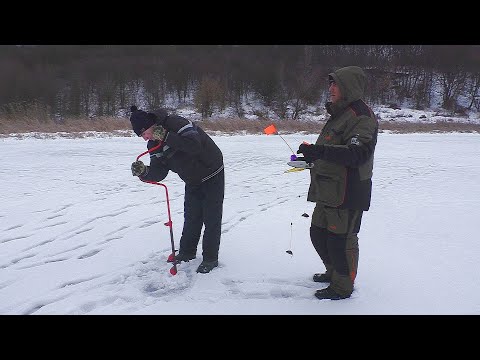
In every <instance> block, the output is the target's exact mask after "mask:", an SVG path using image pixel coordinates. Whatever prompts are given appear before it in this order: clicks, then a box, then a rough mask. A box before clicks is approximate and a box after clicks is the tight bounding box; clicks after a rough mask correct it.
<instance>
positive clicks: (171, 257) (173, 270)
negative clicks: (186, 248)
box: [132, 141, 177, 275]
mask: <svg viewBox="0 0 480 360" xmlns="http://www.w3.org/2000/svg"><path fill="white" fill-rule="evenodd" d="M162 145H163V141H160V143H159V144H158V145H156V146H154V147H153V148H151V149H150V150H147V151H145V152H143V153H141V154H140V155H138V156H137V162H139V161H140V160H139V159H140V158H141V157H142V156H143V155H145V154H148V153H151V152H152V151H155V150H157V149H159V148H160V147H161V146H162ZM132 171H133V169H132ZM139 179H140V180H142V181H143V182H146V183H149V184H153V185H160V186H163V188H164V189H165V196H166V199H167V212H168V221H167V222H166V223H164V225H165V226H168V227H169V228H170V245H171V247H172V252H171V254H170V255H169V256H168V260H167V262H171V263H173V267H172V268H170V274H172V275H176V274H177V259H176V258H175V251H176V250H175V243H174V241H173V223H172V216H171V214H170V200H169V197H168V189H167V186H166V185H164V184H162V183H159V182H156V181H149V180H143V179H142V178H139Z"/></svg>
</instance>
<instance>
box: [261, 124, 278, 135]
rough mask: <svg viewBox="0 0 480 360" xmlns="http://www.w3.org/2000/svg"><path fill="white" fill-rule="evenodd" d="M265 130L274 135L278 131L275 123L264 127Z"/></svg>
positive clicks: (266, 132)
mask: <svg viewBox="0 0 480 360" xmlns="http://www.w3.org/2000/svg"><path fill="white" fill-rule="evenodd" d="M263 132H264V133H265V134H267V135H272V134H275V133H276V132H277V128H276V127H275V125H273V124H272V125H269V126H267V127H266V128H265V129H263Z"/></svg>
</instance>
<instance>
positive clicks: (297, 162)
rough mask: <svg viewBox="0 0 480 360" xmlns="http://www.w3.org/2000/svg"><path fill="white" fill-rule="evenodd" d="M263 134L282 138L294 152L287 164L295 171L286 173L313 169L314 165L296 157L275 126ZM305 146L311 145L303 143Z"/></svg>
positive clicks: (267, 128) (265, 130) (264, 130)
mask: <svg viewBox="0 0 480 360" xmlns="http://www.w3.org/2000/svg"><path fill="white" fill-rule="evenodd" d="M263 132H264V133H265V134H267V135H278V136H280V138H281V139H282V140H283V141H284V142H285V144H287V146H288V148H289V149H290V150H291V151H292V155H290V161H289V162H287V165H289V166H291V167H292V168H293V169H289V170H285V172H286V173H288V172H295V171H302V170H305V169H311V168H312V167H313V163H310V162H307V161H305V159H304V158H303V157H301V158H299V157H297V155H295V152H294V151H293V150H292V148H291V147H290V145H288V143H287V141H286V140H285V139H284V138H283V137H282V135H280V134H279V133H278V130H277V128H276V127H275V125H274V124H271V125H269V126H267V127H266V128H265V129H263ZM303 144H307V145H309V144H308V143H307V142H303Z"/></svg>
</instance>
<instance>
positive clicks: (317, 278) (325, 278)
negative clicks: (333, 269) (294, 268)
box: [313, 273, 332, 283]
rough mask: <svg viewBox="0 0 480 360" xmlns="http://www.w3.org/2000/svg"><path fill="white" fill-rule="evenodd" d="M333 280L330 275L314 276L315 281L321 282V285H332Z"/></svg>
mask: <svg viewBox="0 0 480 360" xmlns="http://www.w3.org/2000/svg"><path fill="white" fill-rule="evenodd" d="M331 280H332V278H331V277H330V275H327V274H326V273H324V274H320V273H318V274H314V275H313V281H315V282H319V283H330V281H331Z"/></svg>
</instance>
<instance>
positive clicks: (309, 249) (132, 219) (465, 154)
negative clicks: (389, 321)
mask: <svg viewBox="0 0 480 360" xmlns="http://www.w3.org/2000/svg"><path fill="white" fill-rule="evenodd" d="M92 135H95V134H93V133H92ZM34 136H38V134H31V136H30V137H29V136H28V134H26V136H25V137H24V138H23V139H22V140H20V139H16V138H14V137H10V138H4V139H0V151H1V153H2V167H1V168H0V192H1V194H2V206H1V207H0V314H38V315H40V314H234V315H241V314H279V315H290V314H309V315H323V314H325V315H327V314H328V315H329V314H480V301H479V299H480V280H479V277H478V276H477V271H478V264H479V261H478V259H479V258H480V243H479V242H478V229H477V227H476V222H477V221H478V218H479V216H480V212H479V206H478V204H479V202H480V185H479V182H478V179H479V178H480V160H479V159H480V146H479V145H478V144H479V140H480V135H479V134H457V133H451V134H389V133H381V134H379V140H378V145H377V151H376V157H375V168H374V178H373V198H372V207H371V210H370V211H368V212H367V213H365V215H364V218H363V225H362V229H361V232H360V234H359V238H360V240H359V241H360V261H359V271H358V277H357V281H356V285H355V291H354V293H353V295H352V297H351V298H349V299H345V300H341V301H330V300H323V301H320V300H317V299H316V298H315V297H314V293H315V290H317V289H319V288H321V287H323V286H324V285H322V284H318V283H314V282H313V281H312V275H313V274H314V273H316V272H320V271H323V270H324V269H323V265H322V263H321V261H320V259H319V257H318V256H317V255H316V253H315V250H314V249H313V246H312V245H311V243H310V239H309V226H310V217H308V218H307V217H304V216H302V215H303V214H305V213H306V214H310V215H311V212H312V210H313V205H314V204H312V203H308V202H307V201H306V193H307V189H308V184H309V174H308V170H306V171H301V172H294V173H285V172H284V171H285V170H287V168H288V166H287V164H286V162H287V161H288V160H289V156H290V154H291V153H290V150H289V149H288V147H287V146H286V144H285V143H284V142H283V141H282V140H281V139H280V138H279V137H278V136H266V135H244V136H243V135H234V136H226V135H222V136H214V139H215V141H216V142H217V143H218V145H219V146H220V147H221V149H222V150H223V153H224V157H225V173H226V192H225V203H224V217H223V225H222V227H223V230H222V243H221V249H220V259H219V260H220V265H219V267H218V268H216V269H214V270H213V271H212V272H211V273H209V274H197V273H196V272H195V269H196V267H197V266H198V264H199V262H200V261H201V249H200V247H199V251H198V257H197V259H195V260H193V261H191V262H189V263H185V264H181V265H179V267H178V273H177V275H175V276H172V275H171V274H170V273H169V269H170V267H171V265H170V264H167V263H166V258H167V256H168V255H169V253H170V236H169V228H168V227H167V226H165V225H164V223H165V222H166V221H167V204H166V201H165V195H166V194H165V191H164V189H163V187H160V186H154V185H151V184H146V183H143V182H141V181H139V180H138V179H137V178H135V177H133V176H132V175H131V172H130V164H131V162H132V161H134V160H135V159H136V156H137V155H139V154H140V153H142V152H144V151H145V143H144V142H143V141H142V139H139V138H138V137H133V136H123V137H122V136H116V137H102V136H101V134H96V137H95V136H92V137H88V138H82V139H80V138H78V139H67V138H60V137H57V138H44V139H38V138H35V137H34ZM52 136H53V135H52ZM316 136H317V135H316V134H312V135H303V134H292V135H284V136H283V137H284V138H285V139H286V141H287V142H288V143H289V144H290V146H291V147H292V148H294V149H296V148H297V147H298V145H299V144H300V143H301V142H302V141H308V142H314V141H315V139H316ZM147 161H148V160H147ZM163 183H164V184H165V185H166V186H167V188H168V191H169V196H170V207H171V210H172V221H173V227H174V228H173V229H174V240H175V243H176V244H177V246H178V241H179V238H180V234H181V230H182V225H183V191H184V190H183V186H184V185H183V182H182V181H181V180H180V179H179V178H178V177H177V175H176V174H173V173H170V174H169V175H168V177H167V178H166V179H165V181H164V182H163ZM287 250H290V251H292V253H293V255H289V254H288V253H287V252H286V251H287ZM195 330H196V328H195V329H194V328H192V331H195Z"/></svg>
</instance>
